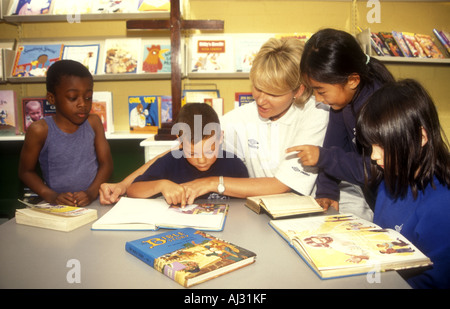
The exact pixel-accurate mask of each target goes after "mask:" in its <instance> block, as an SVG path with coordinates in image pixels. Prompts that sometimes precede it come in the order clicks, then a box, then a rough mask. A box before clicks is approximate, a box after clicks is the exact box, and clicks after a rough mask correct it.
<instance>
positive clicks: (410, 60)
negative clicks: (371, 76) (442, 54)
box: [372, 56, 450, 65]
mask: <svg viewBox="0 0 450 309" xmlns="http://www.w3.org/2000/svg"><path fill="white" fill-rule="evenodd" d="M372 57H373V58H375V59H378V60H380V61H381V62H385V63H408V64H410V63H412V64H414V63H417V64H443V65H450V58H444V59H434V58H410V57H393V56H372Z"/></svg>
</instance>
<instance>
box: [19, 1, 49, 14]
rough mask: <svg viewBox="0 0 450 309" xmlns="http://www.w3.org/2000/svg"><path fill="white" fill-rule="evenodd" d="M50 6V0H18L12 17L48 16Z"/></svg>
mask: <svg viewBox="0 0 450 309" xmlns="http://www.w3.org/2000/svg"><path fill="white" fill-rule="evenodd" d="M51 4H52V1H51V0H37V1H36V0H18V1H17V7H16V8H15V10H14V12H13V15H44V14H49V13H50V5H51Z"/></svg>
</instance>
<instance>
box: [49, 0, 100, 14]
mask: <svg viewBox="0 0 450 309" xmlns="http://www.w3.org/2000/svg"><path fill="white" fill-rule="evenodd" d="M91 2H92V1H91V0H53V9H52V14H54V15H65V14H89V13H91V7H92V3H91Z"/></svg>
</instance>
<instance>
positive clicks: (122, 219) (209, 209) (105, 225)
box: [92, 197, 228, 231]
mask: <svg viewBox="0 0 450 309" xmlns="http://www.w3.org/2000/svg"><path fill="white" fill-rule="evenodd" d="M227 215H228V204H222V203H200V204H192V205H186V206H185V207H183V208H181V207H180V206H176V205H169V204H167V202H166V201H165V200H164V199H163V198H149V199H140V198H129V197H122V198H120V200H119V202H117V204H116V205H114V206H113V207H112V208H111V210H110V211H108V212H107V213H106V214H105V215H104V216H103V217H101V218H100V219H99V220H97V221H96V222H95V223H94V224H93V225H92V229H93V230H152V231H153V230H158V229H159V228H167V229H177V228H185V227H192V228H195V229H198V230H207V231H222V230H223V228H224V225H225V221H226V217H227Z"/></svg>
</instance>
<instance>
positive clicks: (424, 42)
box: [415, 33, 445, 59]
mask: <svg viewBox="0 0 450 309" xmlns="http://www.w3.org/2000/svg"><path fill="white" fill-rule="evenodd" d="M415 37H416V40H417V41H418V42H419V44H420V46H421V47H422V49H423V51H424V53H425V55H427V57H428V58H435V59H442V58H445V57H444V55H443V54H442V53H441V51H440V50H439V48H438V47H437V46H436V44H435V43H434V41H433V38H432V37H431V36H429V35H427V34H419V33H416V34H415Z"/></svg>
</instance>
